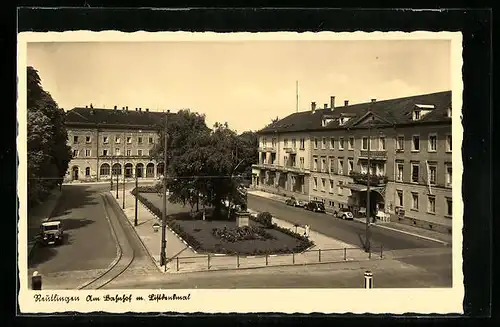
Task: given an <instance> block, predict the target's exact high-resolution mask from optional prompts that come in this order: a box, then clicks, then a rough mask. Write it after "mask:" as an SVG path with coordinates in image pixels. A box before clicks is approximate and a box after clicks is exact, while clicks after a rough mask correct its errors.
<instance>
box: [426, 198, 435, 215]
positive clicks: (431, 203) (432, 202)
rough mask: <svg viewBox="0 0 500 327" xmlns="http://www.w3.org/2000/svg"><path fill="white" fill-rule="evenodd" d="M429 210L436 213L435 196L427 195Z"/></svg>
mask: <svg viewBox="0 0 500 327" xmlns="http://www.w3.org/2000/svg"><path fill="white" fill-rule="evenodd" d="M427 212H429V213H436V198H435V197H434V196H431V195H429V196H428V197H427Z"/></svg>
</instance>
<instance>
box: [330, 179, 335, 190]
mask: <svg viewBox="0 0 500 327" xmlns="http://www.w3.org/2000/svg"><path fill="white" fill-rule="evenodd" d="M333 190H334V186H333V180H332V179H330V193H333Z"/></svg>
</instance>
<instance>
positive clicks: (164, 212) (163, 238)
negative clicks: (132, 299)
mask: <svg viewBox="0 0 500 327" xmlns="http://www.w3.org/2000/svg"><path fill="white" fill-rule="evenodd" d="M169 113H170V110H167V113H166V114H165V126H164V129H163V142H164V145H163V167H164V168H163V170H164V171H163V210H162V215H161V216H162V217H161V252H160V266H166V264H167V262H166V258H167V256H166V249H167V237H166V228H167V121H168V114H169Z"/></svg>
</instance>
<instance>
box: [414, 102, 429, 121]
mask: <svg viewBox="0 0 500 327" xmlns="http://www.w3.org/2000/svg"><path fill="white" fill-rule="evenodd" d="M415 107H416V108H415V109H413V114H412V120H420V119H422V117H424V116H425V115H426V114H428V113H429V112H431V111H432V110H433V109H434V105H432V104H416V105H415Z"/></svg>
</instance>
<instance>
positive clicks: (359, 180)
mask: <svg viewBox="0 0 500 327" xmlns="http://www.w3.org/2000/svg"><path fill="white" fill-rule="evenodd" d="M349 176H351V177H352V179H353V180H354V183H356V184H363V185H368V175H367V174H362V173H357V172H354V171H351V173H350V174H349ZM385 184H387V176H377V175H370V186H383V185H385Z"/></svg>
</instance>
